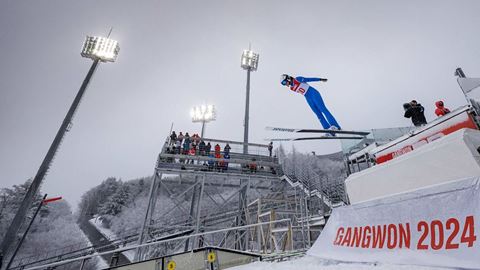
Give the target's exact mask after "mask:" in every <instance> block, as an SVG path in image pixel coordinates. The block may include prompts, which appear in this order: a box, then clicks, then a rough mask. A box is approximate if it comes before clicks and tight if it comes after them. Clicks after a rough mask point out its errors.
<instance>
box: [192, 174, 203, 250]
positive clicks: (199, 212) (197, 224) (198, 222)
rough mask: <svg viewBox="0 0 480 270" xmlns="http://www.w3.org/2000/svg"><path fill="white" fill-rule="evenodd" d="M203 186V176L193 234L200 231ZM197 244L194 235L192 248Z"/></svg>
mask: <svg viewBox="0 0 480 270" xmlns="http://www.w3.org/2000/svg"><path fill="white" fill-rule="evenodd" d="M204 187H205V176H204V177H202V184H201V185H200V190H199V193H200V194H199V196H198V201H197V209H196V211H195V212H196V213H195V215H196V219H197V221H196V224H195V234H198V233H199V232H200V216H201V212H202V207H201V204H202V200H203V190H204ZM197 244H198V241H197V237H195V239H194V241H193V243H192V250H193V249H194V248H195V245H197Z"/></svg>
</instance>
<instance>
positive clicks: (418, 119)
mask: <svg viewBox="0 0 480 270" xmlns="http://www.w3.org/2000/svg"><path fill="white" fill-rule="evenodd" d="M403 109H404V110H405V114H404V115H403V116H404V117H405V118H412V123H413V125H414V126H416V127H420V126H423V125H426V124H427V119H425V113H424V111H425V108H423V106H422V105H421V104H420V103H417V101H416V100H412V101H411V102H410V103H405V104H403Z"/></svg>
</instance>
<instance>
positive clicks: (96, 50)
mask: <svg viewBox="0 0 480 270" xmlns="http://www.w3.org/2000/svg"><path fill="white" fill-rule="evenodd" d="M119 50H120V47H119V45H118V42H117V41H115V40H112V39H108V38H104V37H89V36H87V38H86V40H85V42H84V44H83V48H82V52H81V55H82V56H83V57H86V58H90V59H92V60H93V63H92V66H91V67H90V70H89V71H88V73H87V76H86V77H85V79H84V80H83V83H82V85H81V86H80V89H79V90H78V93H77V95H76V96H75V99H74V100H73V103H72V105H71V106H70V109H69V110H68V112H67V115H66V116H65V118H64V119H63V122H62V125H61V126H60V128H59V130H58V131H57V135H56V136H55V139H54V140H53V142H52V144H51V145H50V148H49V149H48V152H47V154H46V155H45V158H44V159H43V162H42V164H41V165H40V168H39V169H38V171H37V174H36V175H35V178H34V179H33V181H32V184H31V185H30V187H29V188H28V191H27V194H26V195H25V198H24V199H23V201H22V204H21V205H20V207H19V209H18V211H17V213H16V214H15V217H14V218H13V220H12V223H11V224H10V227H9V228H8V230H7V233H6V234H5V238H4V239H3V241H2V245H1V247H0V253H3V254H4V256H7V252H8V250H9V248H10V246H11V245H12V243H13V242H14V240H15V235H16V234H17V233H18V229H19V228H20V225H21V224H22V223H23V220H24V219H25V216H26V214H27V211H28V209H30V207H31V205H32V203H33V200H34V198H35V194H37V192H38V189H39V187H40V185H41V183H42V181H43V179H44V177H45V175H46V173H47V171H48V169H49V168H50V165H51V163H52V160H53V158H54V156H55V153H56V152H57V150H58V147H59V145H60V143H61V141H62V139H63V137H64V135H65V132H67V131H69V126H70V123H71V122H72V119H73V115H74V114H75V111H76V110H77V107H78V105H79V104H80V101H81V99H82V96H83V94H84V93H85V90H86V89H87V86H88V83H89V82H90V79H91V78H92V76H93V74H94V73H95V70H96V69H97V66H98V64H99V62H114V61H115V60H116V58H117V55H118V52H119Z"/></svg>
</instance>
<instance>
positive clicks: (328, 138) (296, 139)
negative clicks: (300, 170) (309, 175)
mask: <svg viewBox="0 0 480 270" xmlns="http://www.w3.org/2000/svg"><path fill="white" fill-rule="evenodd" d="M363 139H365V137H360V136H343V137H341V136H321V137H304V138H279V139H268V138H267V139H265V141H268V142H291V141H308V140H363Z"/></svg>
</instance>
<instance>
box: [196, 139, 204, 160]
mask: <svg viewBox="0 0 480 270" xmlns="http://www.w3.org/2000/svg"><path fill="white" fill-rule="evenodd" d="M198 151H200V156H205V142H204V141H203V140H201V141H200V144H198Z"/></svg>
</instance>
